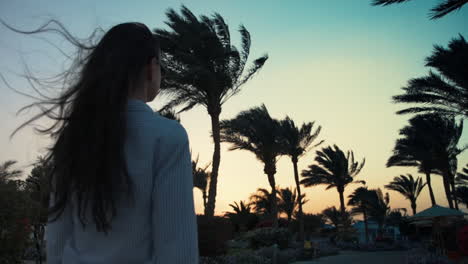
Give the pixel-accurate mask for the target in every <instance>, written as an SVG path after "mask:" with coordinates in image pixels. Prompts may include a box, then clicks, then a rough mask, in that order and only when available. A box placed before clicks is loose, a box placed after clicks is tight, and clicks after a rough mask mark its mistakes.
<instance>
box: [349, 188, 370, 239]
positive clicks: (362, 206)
mask: <svg viewBox="0 0 468 264" xmlns="http://www.w3.org/2000/svg"><path fill="white" fill-rule="evenodd" d="M348 198H349V200H348V205H350V206H353V208H352V209H351V215H358V214H362V219H363V221H364V231H365V233H366V242H369V226H368V221H367V220H368V215H369V199H370V192H369V190H368V189H367V187H359V188H357V189H356V190H354V192H353V193H352V194H350V195H349V196H348Z"/></svg>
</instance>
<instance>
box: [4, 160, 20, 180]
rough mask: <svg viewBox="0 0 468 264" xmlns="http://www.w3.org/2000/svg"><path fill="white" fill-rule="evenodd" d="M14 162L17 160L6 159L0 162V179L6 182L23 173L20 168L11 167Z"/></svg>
mask: <svg viewBox="0 0 468 264" xmlns="http://www.w3.org/2000/svg"><path fill="white" fill-rule="evenodd" d="M16 163H17V161H15V160H8V161H5V162H3V163H2V164H0V181H2V182H6V181H8V180H12V179H14V178H17V177H19V176H20V175H21V173H23V172H22V171H21V170H16V169H13V166H15V164H16Z"/></svg>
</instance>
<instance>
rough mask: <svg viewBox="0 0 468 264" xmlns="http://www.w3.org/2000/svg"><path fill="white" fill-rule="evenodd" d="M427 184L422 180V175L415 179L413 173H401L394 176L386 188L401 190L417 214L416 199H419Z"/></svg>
mask: <svg viewBox="0 0 468 264" xmlns="http://www.w3.org/2000/svg"><path fill="white" fill-rule="evenodd" d="M424 186H426V184H425V183H423V182H422V179H421V178H420V177H418V178H416V179H414V178H413V175H411V174H407V175H400V176H399V177H395V178H393V181H391V182H390V183H389V184H387V185H385V188H387V189H389V190H392V191H396V192H399V193H400V194H401V195H403V196H404V197H405V198H406V199H407V200H409V201H410V203H411V209H412V210H413V215H415V214H416V206H417V204H416V200H417V199H418V196H419V194H420V193H421V191H422V190H423V189H424Z"/></svg>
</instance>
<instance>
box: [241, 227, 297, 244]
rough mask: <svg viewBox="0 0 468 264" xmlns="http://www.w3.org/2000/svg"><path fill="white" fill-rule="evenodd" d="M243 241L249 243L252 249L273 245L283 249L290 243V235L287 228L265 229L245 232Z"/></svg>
mask: <svg viewBox="0 0 468 264" xmlns="http://www.w3.org/2000/svg"><path fill="white" fill-rule="evenodd" d="M244 239H247V240H248V241H249V242H250V246H251V247H252V248H253V249H258V248H261V247H269V246H272V245H274V244H277V245H278V247H279V248H280V249H284V248H287V247H288V245H289V242H290V241H291V233H290V232H289V230H288V229H287V228H272V227H265V228H258V229H255V230H253V231H249V232H247V233H246V234H245V235H244Z"/></svg>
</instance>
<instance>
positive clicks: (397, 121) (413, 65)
mask: <svg viewBox="0 0 468 264" xmlns="http://www.w3.org/2000/svg"><path fill="white" fill-rule="evenodd" d="M437 2H438V1H437V0H419V1H412V2H409V3H406V4H402V5H394V6H389V7H373V6H371V5H370V0H353V1H349V0H315V1H310V0H303V1H299V0H295V1H279V0H278V1H245V0H238V1H219V0H205V1H190V2H189V1H185V2H184V1H170V0H164V1H136V2H133V3H130V2H129V1H110V0H106V1H92V0H85V1H61V0H47V1H36V0H22V1H13V0H6V1H0V18H1V19H3V20H5V21H6V22H8V23H10V24H12V25H14V26H16V27H18V28H21V29H33V28H34V27H36V26H37V25H39V24H41V23H43V22H44V21H46V20H47V19H50V18H56V19H58V20H60V21H61V22H62V23H63V24H64V25H65V26H66V27H67V28H68V29H69V30H70V31H71V32H72V33H73V34H75V35H76V36H78V37H82V38H85V37H88V36H89V34H90V33H91V32H92V30H93V29H94V28H96V27H98V26H100V27H102V28H104V29H108V28H110V27H111V26H113V25H115V24H118V23H121V22H127V21H139V22H143V23H145V24H146V25H148V26H149V27H150V28H156V27H164V23H163V21H164V20H165V15H164V12H165V11H166V10H167V9H168V8H176V9H178V8H179V7H180V5H181V4H182V3H183V4H185V5H187V7H189V8H190V9H191V10H192V11H193V12H194V13H195V14H197V15H200V14H212V13H213V12H219V13H220V14H221V15H222V16H223V17H224V18H225V20H226V21H227V23H228V24H229V26H230V29H231V36H232V37H233V39H234V42H235V43H238V40H239V38H238V36H239V34H238V33H237V31H236V30H237V29H238V26H239V25H240V24H244V25H245V26H246V28H247V29H248V30H249V31H250V33H251V36H252V48H251V59H254V58H257V57H259V56H261V55H262V54H264V53H268V54H269V56H270V59H269V60H268V61H267V62H266V64H265V66H264V68H263V69H262V70H261V72H260V73H259V74H258V75H257V76H256V77H255V78H254V79H253V80H252V81H250V82H249V83H247V84H246V85H245V86H244V88H243V91H242V92H241V93H240V94H239V95H237V96H236V97H234V98H232V99H231V100H230V101H228V102H227V103H226V104H225V105H224V107H223V112H222V114H221V118H222V119H228V118H232V117H234V116H235V115H236V114H237V113H238V112H240V111H242V110H246V109H248V108H250V107H253V106H258V105H260V104H261V103H265V104H266V106H267V107H268V109H269V111H270V113H271V115H272V116H274V117H276V118H283V117H284V116H285V115H289V116H290V117H292V118H293V119H294V120H295V121H296V122H297V123H301V122H306V121H316V123H317V124H318V125H321V126H322V133H321V135H320V139H324V140H325V143H324V146H327V145H329V144H337V145H338V146H339V147H340V148H342V149H344V150H348V149H351V150H353V151H354V153H355V156H356V157H357V158H358V159H362V158H364V157H365V158H366V166H365V167H364V169H363V170H362V172H361V174H360V175H359V176H358V179H363V180H366V181H367V183H368V186H369V187H371V188H377V187H383V185H384V184H386V183H388V182H389V181H391V180H392V178H393V177H394V176H397V175H399V174H402V173H414V174H417V172H416V171H415V170H414V169H408V168H386V167H385V163H386V160H387V159H388V157H389V155H390V153H391V150H392V148H393V146H394V142H395V139H396V138H397V136H398V130H399V129H400V128H402V127H403V126H404V125H405V124H406V123H407V120H408V119H409V117H410V116H398V115H396V114H395V111H397V110H398V109H401V107H402V106H401V105H395V104H392V103H391V96H392V95H396V94H399V93H401V90H400V89H401V87H402V86H404V85H405V84H406V82H407V80H408V79H410V78H413V77H418V76H421V75H424V74H426V73H427V71H428V69H427V68H425V67H424V58H425V57H426V56H428V55H430V54H431V51H432V47H433V44H440V45H446V44H447V43H448V41H449V40H450V39H452V38H453V37H456V36H457V34H462V35H464V36H465V37H468V29H467V28H466V25H467V22H468V8H464V9H462V10H461V11H459V12H455V13H453V14H450V15H448V16H446V17H444V18H442V19H439V20H436V21H431V20H429V19H428V15H427V13H428V10H429V9H430V8H431V7H432V6H433V5H434V3H437ZM0 36H1V38H0V58H1V60H0V72H1V73H2V74H3V75H4V76H5V78H6V79H7V80H8V81H9V83H10V84H11V85H12V86H13V87H15V88H17V89H20V90H22V91H30V90H31V89H30V87H29V86H28V84H27V83H26V82H25V81H24V80H23V79H22V78H21V77H19V76H18V74H21V73H23V72H24V63H26V65H28V67H30V68H31V69H32V70H33V72H34V73H35V74H36V75H38V76H41V77H47V76H51V75H53V74H54V73H58V72H60V71H61V70H63V69H64V67H65V66H64V65H66V63H64V57H63V56H62V55H61V54H60V53H59V52H57V50H56V49H55V48H53V47H52V46H51V45H50V44H48V43H47V42H45V41H44V40H42V39H40V38H38V37H31V36H21V35H18V34H15V33H12V32H10V31H8V30H6V29H5V28H4V27H0ZM43 37H46V38H47V39H48V40H50V41H52V42H53V43H54V44H55V45H57V46H59V47H61V48H62V49H64V50H65V51H68V52H70V51H72V50H71V49H70V46H69V45H67V43H66V42H65V41H63V40H60V39H57V38H56V37H54V36H50V35H47V36H43ZM28 102H31V101H30V100H29V99H27V98H25V97H24V96H21V95H18V94H16V93H14V92H12V91H11V90H10V89H8V88H7V87H6V85H4V84H3V83H1V84H0V107H1V108H0V110H1V111H0V120H2V126H1V128H0V146H1V152H0V162H2V161H5V160H9V159H14V160H18V161H19V165H20V166H21V167H22V168H23V169H24V170H25V171H29V170H30V167H27V165H28V164H29V163H30V162H32V161H34V160H35V158H36V157H37V155H39V154H41V153H43V151H44V147H46V146H47V144H48V141H47V139H45V138H41V137H40V136H38V135H36V134H34V133H33V132H32V129H31V128H26V129H24V130H22V131H21V132H20V133H19V134H17V135H16V136H15V137H14V138H13V139H12V140H9V138H8V136H9V134H10V133H11V132H12V131H13V129H14V128H15V127H17V126H18V125H19V124H20V123H21V121H24V120H25V119H26V118H27V117H28V116H31V114H32V113H27V114H24V115H22V116H19V117H17V116H15V112H16V111H17V110H18V109H19V108H21V107H22V106H24V105H25V104H27V103H28ZM161 104H162V101H161V99H156V100H155V101H154V102H152V103H150V105H151V106H152V107H153V108H158V107H159V106H161ZM181 118H182V124H183V125H184V127H185V128H186V129H187V132H188V134H189V137H190V141H191V148H192V150H193V152H194V153H199V155H200V160H201V163H202V164H205V163H208V162H209V161H210V160H211V155H212V151H213V144H212V143H211V138H210V136H209V135H210V129H211V126H210V119H209V116H208V115H207V112H206V109H204V108H202V107H198V108H195V109H193V110H191V111H190V112H187V113H184V114H182V115H181ZM465 128H466V129H468V128H467V127H466V126H465ZM464 134H465V135H464V136H463V137H462V140H461V144H460V145H464V144H466V143H467V141H468V140H467V139H468V137H467V136H466V134H467V133H464ZM227 148H228V145H227V144H222V153H221V167H220V170H219V174H220V176H219V182H218V196H217V205H216V213H217V214H221V213H223V212H224V211H226V210H229V206H228V204H229V203H232V202H233V201H239V200H247V199H248V197H249V195H250V194H251V193H253V192H255V190H256V189H257V188H259V187H263V188H269V185H268V181H267V177H266V175H264V174H263V165H262V164H261V163H260V162H258V161H257V160H256V159H255V156H254V155H253V154H251V153H249V152H244V151H233V152H229V151H227ZM314 156H315V151H311V152H310V153H309V154H307V155H306V156H304V157H303V158H302V159H301V160H300V162H299V169H300V170H302V169H305V168H307V166H308V165H309V164H312V163H313V159H314ZM466 163H468V153H467V152H465V153H463V154H462V155H460V156H459V168H461V167H463V166H464V164H466ZM277 167H278V173H277V174H276V179H277V183H278V184H279V185H280V186H282V187H287V186H293V185H294V179H293V173H292V164H291V162H290V160H289V159H288V158H287V157H283V158H281V160H280V161H279V162H278V164H277ZM433 185H434V189H435V193H436V199H437V202H438V203H439V204H441V205H446V204H447V203H446V201H445V199H444V195H443V188H442V180H441V177H439V176H433ZM355 187H356V186H349V187H348V188H347V189H346V193H345V194H346V195H348V194H349V193H351V192H352V191H353V189H354V188H355ZM305 192H306V194H307V198H308V199H309V200H310V201H309V202H308V203H307V204H306V205H305V209H304V210H305V211H306V212H310V213H317V212H320V211H321V210H323V209H324V208H326V207H328V206H331V205H338V203H339V199H338V194H337V192H336V190H334V189H333V190H329V191H325V190H324V187H312V188H306V189H305ZM194 194H195V202H196V210H197V212H198V213H201V212H202V211H203V209H202V207H203V205H202V201H201V193H200V192H199V191H198V190H194ZM390 197H391V206H392V207H394V208H397V207H406V208H408V207H409V202H408V201H405V200H404V199H403V197H402V196H401V195H399V194H398V193H395V192H390ZM429 204H430V201H429V194H428V192H427V189H425V190H424V191H423V193H422V194H421V196H420V198H419V200H418V206H419V207H418V209H419V210H421V209H424V208H427V207H428V206H429Z"/></svg>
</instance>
